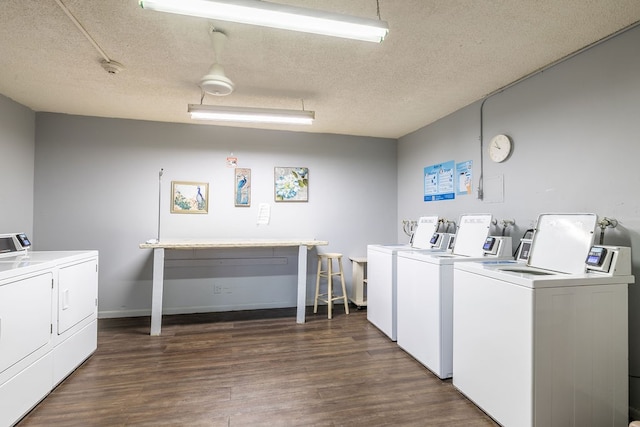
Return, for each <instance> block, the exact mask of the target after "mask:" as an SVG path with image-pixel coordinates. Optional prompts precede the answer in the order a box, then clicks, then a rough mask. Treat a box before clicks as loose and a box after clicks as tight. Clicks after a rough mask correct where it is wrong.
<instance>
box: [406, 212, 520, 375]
mask: <svg viewBox="0 0 640 427" xmlns="http://www.w3.org/2000/svg"><path fill="white" fill-rule="evenodd" d="M491 223H492V216H491V215H490V214H472V215H462V216H461V217H460V221H459V227H458V231H457V233H456V242H455V244H454V246H453V253H451V254H449V253H425V252H417V251H407V252H401V253H399V254H398V261H397V269H398V284H397V288H398V289H397V294H398V316H397V317H398V327H397V332H398V334H397V338H398V345H399V346H400V347H401V348H402V349H403V350H405V351H406V352H407V353H409V354H410V355H411V356H413V358H415V359H416V360H417V361H418V362H420V363H422V364H423V365H424V366H426V367H427V368H428V369H429V370H431V371H432V372H433V373H435V374H436V375H437V376H438V377H440V378H442V379H444V378H450V377H451V375H452V372H453V371H452V364H453V356H452V351H453V350H452V349H453V324H452V323H453V266H454V264H455V263H458V262H471V261H477V260H483V259H487V258H488V257H491V258H492V259H501V258H511V259H513V257H512V256H511V250H512V247H511V238H510V237H507V238H495V237H488V234H489V230H490V227H491ZM487 242H490V243H491V244H492V245H493V246H491V247H489V246H490V245H486V243H487Z"/></svg>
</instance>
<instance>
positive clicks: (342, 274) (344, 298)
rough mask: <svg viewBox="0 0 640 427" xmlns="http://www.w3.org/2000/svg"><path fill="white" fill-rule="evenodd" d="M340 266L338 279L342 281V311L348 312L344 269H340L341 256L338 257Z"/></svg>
mask: <svg viewBox="0 0 640 427" xmlns="http://www.w3.org/2000/svg"><path fill="white" fill-rule="evenodd" d="M338 266H339V267H340V281H341V282H342V300H343V301H344V312H345V313H347V314H349V300H347V287H346V285H345V284H344V271H343V270H342V258H338Z"/></svg>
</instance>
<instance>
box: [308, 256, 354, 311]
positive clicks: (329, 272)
mask: <svg viewBox="0 0 640 427" xmlns="http://www.w3.org/2000/svg"><path fill="white" fill-rule="evenodd" d="M322 260H324V261H325V264H326V269H325V270H323V269H322ZM333 260H337V261H338V268H339V271H337V272H334V271H333ZM333 276H340V281H341V282H342V295H341V296H335V295H333ZM321 277H325V278H326V279H327V293H324V294H321V293H320V278H321ZM321 297H325V298H321ZM339 299H341V300H342V301H343V303H344V311H345V313H347V314H349V301H348V300H347V287H346V286H345V284H344V271H343V270H342V254H338V253H327V254H318V275H317V276H316V297H315V302H314V304H313V312H314V313H317V312H318V300H320V301H324V302H326V303H327V306H328V318H329V319H331V309H332V307H333V301H336V300H339Z"/></svg>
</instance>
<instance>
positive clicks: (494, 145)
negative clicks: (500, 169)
mask: <svg viewBox="0 0 640 427" xmlns="http://www.w3.org/2000/svg"><path fill="white" fill-rule="evenodd" d="M509 154H511V139H509V137H508V136H507V135H502V134H500V135H496V136H494V137H493V138H491V141H490V142H489V158H490V159H491V160H493V161H494V162H504V161H505V160H506V159H507V157H509Z"/></svg>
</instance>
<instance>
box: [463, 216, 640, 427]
mask: <svg viewBox="0 0 640 427" xmlns="http://www.w3.org/2000/svg"><path fill="white" fill-rule="evenodd" d="M596 222H597V217H596V215H594V214H543V215H540V216H539V218H538V224H537V226H536V229H535V231H534V235H533V241H532V246H531V253H530V256H529V260H528V261H527V264H526V265H522V264H517V263H515V262H513V263H495V262H494V263H487V262H472V263H458V264H456V265H455V267H454V288H453V307H454V309H453V385H454V386H455V387H456V388H457V389H458V390H459V391H461V392H462V393H463V394H464V395H465V396H467V397H468V398H469V399H470V400H472V401H473V402H474V403H475V404H476V405H478V406H479V407H480V408H481V409H482V410H483V411H485V412H486V413H487V414H488V415H489V416H491V417H492V418H493V419H495V420H496V421H497V422H498V423H500V424H501V425H505V426H545V427H546V426H567V425H576V426H577V425H589V426H603V425H608V426H620V427H622V426H626V425H627V424H628V336H627V332H628V331H627V329H628V319H627V311H628V307H627V299H628V297H627V288H628V284H629V283H633V281H634V277H633V276H632V275H631V267H630V265H631V263H630V249H629V248H608V250H609V251H610V252H611V253H615V254H616V255H615V258H614V261H615V262H611V260H612V258H610V259H609V267H608V268H605V267H604V266H603V265H602V264H601V265H599V266H597V268H595V269H592V268H589V269H586V265H585V260H586V259H587V257H588V254H589V252H592V253H593V255H590V256H589V257H590V260H589V261H588V263H590V264H594V263H595V264H597V263H598V261H599V257H600V255H602V253H603V251H601V250H598V249H596V250H595V251H590V248H591V247H592V243H593V238H594V232H595V226H596ZM605 252H606V250H605ZM596 258H598V259H597V260H596ZM598 269H599V270H598Z"/></svg>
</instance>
